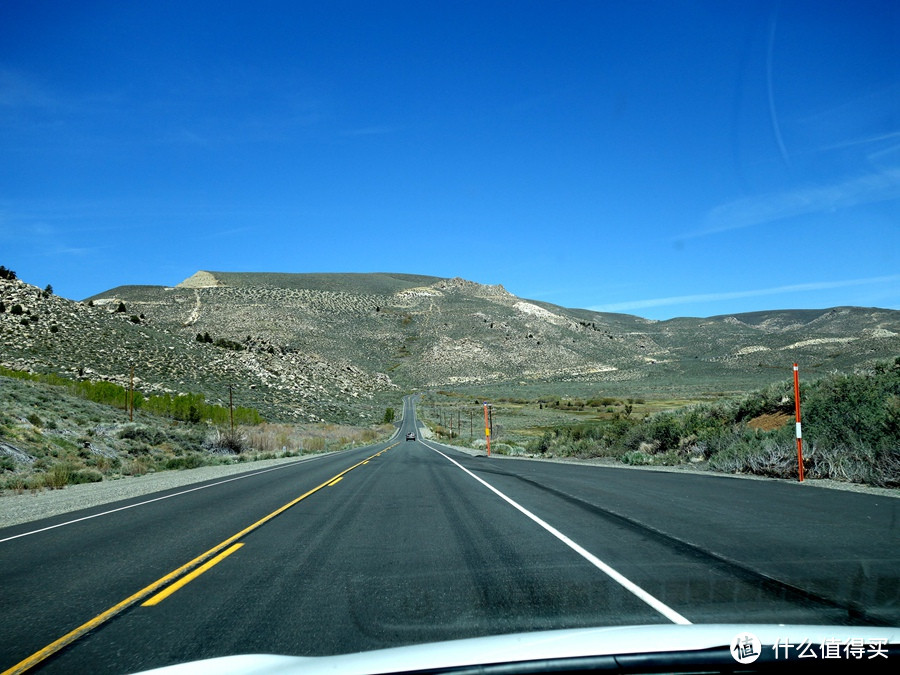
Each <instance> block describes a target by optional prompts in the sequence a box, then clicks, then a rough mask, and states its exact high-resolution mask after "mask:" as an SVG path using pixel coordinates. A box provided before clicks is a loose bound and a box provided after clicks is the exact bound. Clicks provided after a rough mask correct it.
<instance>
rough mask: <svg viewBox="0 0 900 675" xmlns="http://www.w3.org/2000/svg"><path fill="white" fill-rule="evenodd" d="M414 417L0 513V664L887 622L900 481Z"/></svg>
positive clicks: (896, 559) (899, 591)
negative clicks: (418, 421) (865, 488)
mask: <svg viewBox="0 0 900 675" xmlns="http://www.w3.org/2000/svg"><path fill="white" fill-rule="evenodd" d="M414 428H415V419H414V412H413V411H412V408H411V405H410V404H409V402H408V401H407V402H405V404H404V421H403V424H402V428H401V429H400V434H399V435H398V436H397V438H396V439H394V440H392V441H390V442H388V443H383V444H380V445H375V446H371V447H368V448H363V449H359V450H353V451H348V452H344V453H337V454H334V455H328V456H323V457H318V458H314V459H312V460H306V461H302V462H297V463H293V464H288V465H284V466H281V467H278V468H277V469H275V470H270V471H266V472H263V473H259V472H253V471H250V472H248V474H247V475H246V476H245V477H243V478H241V479H239V480H231V481H228V482H220V483H218V484H215V485H210V486H209V487H207V488H205V489H202V490H195V491H192V492H185V493H183V494H179V495H177V496H173V497H172V498H170V499H165V500H159V501H154V502H150V503H146V504H143V505H141V506H136V507H134V508H131V509H127V510H122V511H117V512H114V513H109V514H107V515H103V516H100V517H96V518H92V519H89V520H81V521H79V522H74V523H71V524H68V525H63V526H61V527H56V528H53V529H43V528H46V527H48V526H50V525H56V524H60V523H65V522H69V521H72V520H74V519H76V518H79V517H82V516H84V515H90V514H91V513H94V512H97V513H99V512H107V511H110V510H112V509H114V508H116V507H118V506H121V505H123V504H111V505H106V506H104V507H99V508H97V509H93V510H92V511H88V512H79V513H74V514H68V515H66V516H60V517H57V518H53V519H48V520H47V521H38V522H32V523H28V524H23V525H20V526H16V527H12V528H6V529H3V530H0V616H2V618H3V620H2V622H0V668H2V669H6V668H12V667H14V666H15V665H16V664H19V663H21V662H23V661H26V660H28V659H29V658H30V657H33V658H32V661H33V662H34V664H35V666H34V669H35V670H39V671H40V672H48V673H78V672H85V673H87V672H90V673H126V672H133V671H137V670H143V669H147V668H152V667H157V666H161V665H166V664H170V663H176V662H182V661H188V660H193V659H198V658H207V657H212V656H221V655H226V654H233V653H280V654H303V655H324V654H335V653H345V652H351V651H360V650H368V649H376V648H381V647H387V646H397V645H401V644H411V643H419V642H429V641H437V640H447V639H453V638H461V637H473V636H480V635H487V634H499V633H509V632H517V631H527V630H536V629H550V628H568V627H578V626H596V625H630V624H656V623H672V622H675V623H684V622H691V623H712V622H715V623H794V624H799V623H814V624H861V625H866V624H876V625H894V626H896V625H900V500H897V499H895V498H890V497H881V496H872V495H866V494H857V493H850V492H840V491H832V490H827V489H818V488H811V487H808V486H801V485H797V484H792V483H787V482H774V481H748V480H741V479H736V478H722V477H714V476H702V475H685V474H673V473H661V472H652V471H628V470H620V469H609V468H601V467H593V466H581V465H568V464H552V463H544V462H529V461H524V460H509V459H499V458H494V457H492V458H487V457H470V456H469V455H466V454H463V453H460V452H457V451H453V450H449V449H446V448H444V447H442V446H438V445H436V444H434V443H430V442H427V441H426V442H421V441H416V442H407V441H404V440H403V438H404V435H405V433H406V432H407V431H409V430H412V429H414ZM211 483H216V481H211ZM183 491H184V488H180V489H178V490H173V491H172V492H173V493H174V492H183ZM156 496H160V495H153V496H145V497H141V498H138V499H135V500H132V501H133V502H134V503H137V502H145V501H147V500H148V499H149V498H151V497H156ZM288 505H290V506H288ZM284 507H287V508H284ZM279 509H282V510H281V511H280V512H279ZM276 512H277V513H276ZM273 514H274V515H273ZM42 529H43V531H40V532H36V531H37V530H42ZM29 532H34V533H33V534H28V533H29ZM11 537H15V538H11ZM201 565H203V567H200V566H201ZM198 569H199V570H201V573H199V574H195V575H194V576H193V577H187V576H186V575H187V574H188V572H190V571H191V570H194V571H195V572H196V570H198ZM173 572H174V574H173ZM185 579H187V583H184V581H185ZM179 580H180V581H179ZM173 583H175V584H176V586H173ZM181 583H183V585H181V586H177V584H181ZM173 588H175V590H174V592H171V593H170V594H168V595H166V596H165V597H163V598H160V597H158V596H157V593H158V592H160V591H172V589H173ZM147 600H156V602H155V604H145V603H146V602H147ZM73 631H74V632H73ZM67 634H70V635H69V638H71V642H70V643H69V644H67V645H66V646H64V647H62V648H60V649H56V647H55V646H52V645H53V643H54V642H56V641H58V640H59V639H60V638H62V637H63V636H65V635H67ZM67 639H68V638H67Z"/></svg>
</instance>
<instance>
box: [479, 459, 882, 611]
mask: <svg viewBox="0 0 900 675" xmlns="http://www.w3.org/2000/svg"><path fill="white" fill-rule="evenodd" d="M473 471H477V472H479V473H487V474H495V475H498V476H505V477H507V478H515V479H517V480H520V481H522V482H524V483H527V484H528V485H531V486H533V487H535V488H538V489H539V490H541V491H543V492H547V493H549V494H552V495H554V496H555V497H558V498H560V499H562V500H564V501H566V502H568V503H570V504H572V505H574V506H576V507H578V508H580V509H582V510H584V511H587V512H589V513H591V514H593V515H596V516H600V517H601V518H604V519H606V520H607V521H609V522H612V523H615V524H617V525H620V526H623V527H625V528H627V529H629V530H631V531H633V532H637V533H638V534H641V535H644V536H647V537H650V538H652V539H654V540H656V541H658V542H660V543H662V544H664V545H665V546H667V547H669V548H671V549H673V550H675V551H677V552H679V553H681V554H684V555H688V556H692V557H694V558H696V559H699V560H701V561H703V562H705V563H706V564H709V565H711V566H712V567H714V568H715V569H718V570H720V571H722V572H725V573H726V574H729V575H731V576H734V577H737V578H738V579H740V580H741V581H745V582H747V583H750V584H756V585H759V586H761V587H762V588H763V589H764V590H766V591H768V592H770V593H773V594H774V595H776V596H777V597H778V598H780V599H783V600H787V601H789V602H811V603H815V604H817V605H819V606H820V607H822V608H827V609H831V610H834V609H837V610H840V611H841V612H846V613H847V625H860V624H863V625H870V626H888V625H891V624H892V621H891V620H890V619H889V618H886V617H880V616H878V614H876V613H874V612H869V611H867V610H866V609H865V608H862V607H858V606H856V605H854V604H853V603H849V604H848V603H844V602H841V601H840V600H838V599H836V598H829V597H827V596H825V595H822V594H820V593H816V592H814V591H810V590H807V589H805V588H802V587H800V586H797V585H795V584H792V583H790V582H787V581H783V580H781V579H778V578H776V577H774V576H772V575H770V574H766V573H765V572H762V571H760V570H758V569H755V568H753V567H750V566H749V565H746V564H744V563H741V562H738V561H737V560H733V559H731V558H728V557H726V556H724V555H721V554H719V553H714V552H713V551H710V550H709V549H707V548H703V547H702V546H699V545H697V544H692V543H691V542H689V541H686V540H684V539H681V538H679V537H676V536H674V535H671V534H668V533H666V532H663V531H662V530H659V529H657V528H655V527H653V526H651V525H647V524H646V523H642V522H640V521H638V520H635V519H634V518H631V517H629V516H626V515H623V514H621V513H617V512H615V511H612V510H610V509H607V508H604V507H602V506H598V505H596V504H593V503H591V502H589V501H586V500H584V499H582V498H581V497H576V496H574V495H571V494H569V493H567V492H564V491H562V490H558V489H556V488H552V487H549V486H547V485H543V484H541V483H539V482H537V481H535V480H533V479H531V478H525V477H524V476H520V475H518V474H514V473H508V472H506V471H501V470H499V469H496V468H481V467H479V468H477V469H473Z"/></svg>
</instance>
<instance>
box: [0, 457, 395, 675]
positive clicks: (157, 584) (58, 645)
mask: <svg viewBox="0 0 900 675" xmlns="http://www.w3.org/2000/svg"><path fill="white" fill-rule="evenodd" d="M398 445H400V443H399V441H398V442H397V443H394V444H393V445H389V446H388V447H386V448H384V449H383V450H381V451H380V452H376V453H375V454H374V455H372V456H371V457H367V458H366V459H372V458H374V457H378V456H379V455H381V454H383V453H385V452H387V451H388V450H390V449H391V448H393V447H396V446H398ZM363 461H365V460H363ZM359 466H362V462H357V463H356V464H354V465H353V466H351V467H350V468H349V469H344V470H343V471H341V472H340V473H339V474H336V475H334V476H332V477H331V478H329V479H328V480H326V481H325V482H324V483H321V484H320V485H317V486H316V487H314V488H313V489H312V490H309V491H307V492H304V493H303V494H302V495H300V496H299V497H297V498H296V499H293V500H291V501H289V502H288V503H287V504H285V505H284V506H281V507H279V508H277V509H275V510H274V511H272V513H270V514H269V515H267V516H263V517H262V518H260V519H259V520H257V521H256V522H255V523H253V524H252V525H248V526H247V527H245V528H244V529H243V530H241V531H240V532H238V533H237V534H233V535H231V536H230V537H228V539H225V540H224V541H222V542H220V543H218V544H216V545H215V546H213V547H212V548H211V549H209V550H208V551H206V552H204V553H201V554H200V555H198V556H197V557H196V558H194V559H193V560H191V561H190V562H187V563H185V564H184V565H182V566H181V567H179V568H178V569H175V570H172V571H171V572H169V573H168V574H166V575H165V576H162V577H160V578H159V579H157V580H156V581H154V582H153V583H151V584H149V585H147V586H145V587H144V588H142V589H141V590H139V591H138V592H137V593H134V594H132V595H130V596H128V597H127V598H125V599H124V600H122V601H121V602H119V603H117V604H115V605H113V606H112V607H110V608H109V609H107V610H106V611H105V612H101V613H100V614H98V615H97V616H95V617H94V618H93V619H90V620H89V621H86V622H85V623H83V624H81V625H80V626H78V628H75V629H73V630H70V631H69V632H68V633H66V634H65V635H63V636H62V637H61V638H59V639H57V640H54V641H53V642H51V643H50V644H49V645H47V646H46V647H44V648H42V649H39V650H38V651H36V652H35V653H34V654H32V655H31V656H29V657H27V658H25V659H23V660H22V661H20V662H19V663H17V664H16V665H14V666H13V667H12V668H8V669H6V670H4V671H3V672H2V673H0V675H19V674H20V673H24V672H26V671H28V670H30V669H31V668H33V667H34V666H36V665H38V664H39V663H40V662H41V661H43V660H45V659H47V658H48V657H50V656H52V655H53V654H55V653H56V652H58V651H59V650H60V649H62V648H63V647H66V646H67V645H70V644H72V643H73V642H75V641H76V640H78V639H79V638H81V637H84V636H85V635H87V634H88V633H89V632H91V631H92V630H94V629H95V628H97V627H98V626H100V625H101V624H103V623H105V622H107V621H109V620H110V619H112V618H113V617H114V616H116V615H118V614H120V613H122V612H123V611H125V610H126V609H128V608H129V607H131V606H132V605H134V604H136V603H138V602H140V601H141V600H143V599H144V598H146V597H148V596H150V595H152V594H154V593H156V592H157V591H159V590H160V589H162V588H163V587H164V586H166V585H167V584H170V583H172V582H173V581H175V580H177V579H178V578H179V577H181V576H182V575H184V574H187V573H188V572H190V571H192V570H193V569H194V568H196V567H197V566H199V565H202V564H203V563H205V562H206V561H207V560H209V559H210V558H212V557H213V556H215V555H216V554H218V553H220V552H221V551H222V550H223V549H225V548H227V547H229V546H231V544H233V543H235V542H236V541H238V540H239V539H242V538H243V537H245V536H246V535H248V534H250V533H251V532H253V531H254V530H256V529H257V528H259V527H262V526H263V525H265V524H266V523H267V522H269V521H270V520H272V519H273V518H275V517H276V516H279V515H281V514H282V513H284V512H285V511H287V510H288V509H289V508H291V507H292V506H294V505H295V504H298V503H300V502H302V501H303V500H304V499H306V498H307V497H309V496H311V495H313V494H315V493H316V492H318V491H319V490H321V489H322V488H324V487H327V485H328V484H329V483H330V482H331V481H333V480H335V479H337V478H339V477H342V476H344V475H345V474H347V473H350V472H351V471H353V469H355V468H357V467H359ZM261 473H262V472H261Z"/></svg>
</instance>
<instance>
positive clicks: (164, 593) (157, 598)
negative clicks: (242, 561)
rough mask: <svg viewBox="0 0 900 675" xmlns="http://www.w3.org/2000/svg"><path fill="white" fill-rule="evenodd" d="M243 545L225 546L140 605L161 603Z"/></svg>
mask: <svg viewBox="0 0 900 675" xmlns="http://www.w3.org/2000/svg"><path fill="white" fill-rule="evenodd" d="M243 545H244V544H243V543H241V542H238V543H237V544H234V545H233V546H231V547H230V548H226V549H225V550H224V551H222V552H221V553H220V554H219V555H217V556H216V557H215V558H213V559H211V560H207V561H206V562H205V563H203V564H202V565H200V567H198V568H197V569H195V570H194V571H193V572H191V573H189V574H186V575H184V576H183V577H181V578H180V579H179V580H178V581H176V582H175V583H174V584H171V585H170V586H168V587H167V588H164V589H163V590H161V591H160V592H159V593H157V594H156V595H154V596H153V597H152V598H150V599H149V600H147V601H146V602H143V603H142V604H141V607H152V606H153V605H158V604H159V603H161V602H162V601H163V600H165V599H166V598H168V597H169V596H170V595H172V593H174V592H175V591H177V590H178V589H179V588H181V587H182V586H186V585H187V584H189V583H190V582H191V581H193V580H194V579H196V578H197V577H199V576H200V575H201V574H203V573H204V572H206V571H207V570H209V569H211V568H212V567H215V566H216V565H218V564H219V563H220V562H222V561H223V560H225V558H227V557H228V556H230V555H231V554H232V553H234V552H235V551H237V550H238V549H239V548H240V547H241V546H243Z"/></svg>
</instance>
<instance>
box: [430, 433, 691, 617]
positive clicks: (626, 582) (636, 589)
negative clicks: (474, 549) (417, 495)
mask: <svg viewBox="0 0 900 675" xmlns="http://www.w3.org/2000/svg"><path fill="white" fill-rule="evenodd" d="M422 444H423V445H424V446H425V447H426V448H428V449H429V450H432V451H434V452H436V453H437V454H439V455H440V456H441V457H443V458H444V459H446V460H447V461H449V462H452V463H453V464H455V465H456V466H457V467H458V468H460V469H462V470H463V471H465V472H466V473H467V474H469V475H470V476H471V477H472V478H474V479H475V480H477V481H478V482H479V483H481V484H482V485H484V486H485V487H486V488H487V489H488V490H490V491H491V492H493V493H494V494H495V495H497V496H498V497H500V499H502V500H503V501H505V502H507V503H508V504H509V505H510V506H512V507H513V508H515V509H517V510H518V511H520V512H521V513H523V514H524V515H526V516H527V517H528V518H530V519H531V520H533V521H534V522H535V523H537V524H538V525H540V526H541V527H542V528H544V529H545V530H547V532H549V533H550V534H552V535H553V536H554V537H556V538H557V539H559V540H560V541H561V542H562V543H564V544H565V545H566V546H568V547H569V548H571V549H572V550H573V551H575V552H576V553H577V554H578V555H580V556H581V557H582V558H584V559H585V560H587V561H588V562H589V563H591V564H592V565H593V566H594V567H596V568H597V569H599V570H600V571H601V572H603V573H604V574H606V575H607V576H608V577H609V578H610V579H612V580H613V581H615V582H616V583H617V584H619V585H620V586H622V587H623V588H624V589H625V590H627V591H629V592H630V593H631V594H632V595H634V596H636V597H637V598H638V599H640V600H642V601H643V602H645V603H646V604H648V605H650V607H652V608H653V609H655V610H656V611H657V612H659V613H660V614H662V615H663V616H664V617H666V618H667V619H668V620H669V621H671V622H672V623H677V624H681V625H686V626H687V625H691V622H690V621H688V620H687V619H686V618H685V617H683V616H682V615H681V614H679V613H678V612H676V611H675V610H674V609H672V608H671V607H669V606H668V605H667V604H665V603H664V602H663V601H662V600H660V599H658V598H656V597H655V596H653V595H650V593H648V592H647V591H645V590H644V589H643V588H641V587H640V586H638V585H637V584H636V583H634V582H633V581H631V580H630V579H627V578H626V577H625V576H623V575H622V574H620V573H619V572H617V571H616V570H615V569H613V568H612V567H610V566H609V565H607V564H606V563H605V562H603V561H602V560H600V558H598V557H597V556H595V555H594V554H593V553H591V552H590V551H588V550H587V549H585V548H584V547H582V546H581V545H579V544H576V543H575V542H574V541H572V540H571V539H570V538H569V537H567V536H566V535H564V534H563V533H562V532H560V531H559V530H557V529H556V528H555V527H553V526H552V525H550V524H549V523H548V522H546V521H545V520H542V519H541V518H539V517H538V516H536V515H534V514H533V513H532V512H531V511H529V510H528V509H526V508H525V507H524V506H522V505H521V504H519V503H518V502H516V501H514V500H513V499H511V498H510V497H507V496H506V495H505V494H503V493H502V492H500V490H498V489H497V488H495V487H494V486H493V485H491V484H490V483H488V482H487V481H485V480H483V479H481V478H479V477H478V476H476V475H475V474H474V473H472V472H471V471H469V470H468V469H467V468H466V467H464V466H463V465H462V464H460V463H459V462H457V461H456V460H455V459H452V458H451V457H448V456H447V455H445V454H444V453H443V452H441V451H440V450H438V449H437V448H433V447H431V446H430V445H428V444H427V443H424V442H423V443H422Z"/></svg>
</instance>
